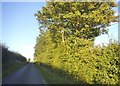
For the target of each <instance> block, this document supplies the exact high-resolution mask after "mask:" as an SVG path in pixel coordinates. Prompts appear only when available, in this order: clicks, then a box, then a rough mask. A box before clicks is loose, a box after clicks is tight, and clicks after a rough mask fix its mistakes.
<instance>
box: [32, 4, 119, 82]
mask: <svg viewBox="0 0 120 86" xmlns="http://www.w3.org/2000/svg"><path fill="white" fill-rule="evenodd" d="M113 7H117V4H116V3H114V2H49V3H47V5H46V7H43V9H42V11H38V13H36V14H35V16H36V18H37V20H38V21H39V23H40V28H39V29H40V34H39V37H37V44H36V46H35V54H34V57H35V58H34V61H35V62H36V63H39V64H40V65H37V67H38V68H39V69H40V71H41V73H42V74H43V76H44V77H45V79H46V81H47V82H48V83H50V84H53V83H56V84H62V83H66V84H67V83H71V84H72V83H74V84H76V83H79V84H120V83H119V82H120V81H119V78H120V77H119V76H120V69H119V66H120V61H119V60H120V59H119V50H120V44H119V43H118V42H117V41H113V40H112V41H110V42H109V44H108V45H107V46H105V45H104V44H103V45H102V46H95V45H94V40H95V38H96V37H98V36H100V35H101V34H108V29H107V27H109V26H111V23H114V22H117V19H118V16H115V15H114V13H115V12H114V10H113V9H112V8H113ZM113 29H114V28H113ZM61 71H62V72H61ZM67 77H71V78H67Z"/></svg>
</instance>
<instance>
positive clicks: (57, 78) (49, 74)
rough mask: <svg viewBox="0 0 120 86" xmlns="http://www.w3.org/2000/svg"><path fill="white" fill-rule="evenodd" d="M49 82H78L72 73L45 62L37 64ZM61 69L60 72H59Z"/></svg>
mask: <svg viewBox="0 0 120 86" xmlns="http://www.w3.org/2000/svg"><path fill="white" fill-rule="evenodd" d="M35 65H36V67H37V68H38V69H39V71H40V73H41V74H42V75H43V78H44V79H45V80H46V82H47V83H48V84H77V82H76V81H75V79H73V77H72V76H71V75H68V74H66V73H65V72H64V71H62V70H59V69H55V68H51V67H50V66H49V65H45V64H35ZM58 70H59V72H58Z"/></svg>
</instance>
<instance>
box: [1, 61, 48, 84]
mask: <svg viewBox="0 0 120 86" xmlns="http://www.w3.org/2000/svg"><path fill="white" fill-rule="evenodd" d="M2 84H47V83H46V82H45V80H44V79H43V77H42V76H41V74H40V73H39V71H38V69H37V68H36V67H35V66H34V64H32V63H29V64H27V65H26V66H24V67H23V68H21V69H19V70H18V71H16V72H14V73H13V74H11V75H9V76H7V77H6V78H4V79H3V81H2Z"/></svg>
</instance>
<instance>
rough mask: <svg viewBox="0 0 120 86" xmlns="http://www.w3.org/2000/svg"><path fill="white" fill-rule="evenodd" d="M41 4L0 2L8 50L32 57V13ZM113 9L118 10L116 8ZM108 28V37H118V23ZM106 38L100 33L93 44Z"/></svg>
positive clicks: (35, 32)
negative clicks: (0, 3)
mask: <svg viewBox="0 0 120 86" xmlns="http://www.w3.org/2000/svg"><path fill="white" fill-rule="evenodd" d="M42 6H45V3H44V2H19V3H18V2H3V3H2V42H3V43H5V44H6V45H7V46H8V47H9V49H10V50H13V51H17V52H19V53H20V54H22V55H23V56H25V57H27V58H33V55H34V46H35V44H36V37H37V36H38V35H39V29H38V27H39V25H38V21H37V20H36V18H35V16H34V14H35V13H37V11H38V10H41V9H42ZM114 10H116V11H118V9H117V8H115V9H114ZM116 14H118V12H116ZM109 28H110V30H109V37H110V38H114V39H118V24H114V25H112V26H111V27H109ZM108 40H109V38H108V35H102V36H99V37H97V38H96V40H95V44H96V45H97V44H101V43H108Z"/></svg>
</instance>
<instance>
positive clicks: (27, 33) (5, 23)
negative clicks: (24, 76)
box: [2, 2, 45, 58]
mask: <svg viewBox="0 0 120 86" xmlns="http://www.w3.org/2000/svg"><path fill="white" fill-rule="evenodd" d="M44 5H45V3H43V2H19V3H18V2H3V3H2V41H3V43H5V44H6V45H7V46H8V47H9V49H10V50H13V51H17V52H19V53H20V54H22V55H23V56H25V57H27V58H33V54H34V46H35V44H36V37H37V36H38V35H39V29H38V28H39V24H38V21H37V20H36V17H35V16H34V14H35V13H37V11H38V10H41V8H42V6H44Z"/></svg>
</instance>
